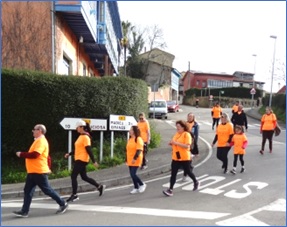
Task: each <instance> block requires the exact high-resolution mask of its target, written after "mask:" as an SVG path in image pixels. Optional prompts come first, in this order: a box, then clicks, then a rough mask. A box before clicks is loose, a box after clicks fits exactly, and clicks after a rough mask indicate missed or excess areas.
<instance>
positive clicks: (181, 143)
mask: <svg viewBox="0 0 287 227" xmlns="http://www.w3.org/2000/svg"><path fill="white" fill-rule="evenodd" d="M175 124H176V130H177V132H176V133H175V135H174V136H173V138H172V139H171V141H170V142H169V145H170V146H171V147H172V162H171V177H170V185H169V188H168V189H167V190H164V191H163V194H165V195H166V196H173V186H174V184H175V181H176V175H177V172H178V170H179V169H180V168H182V169H183V170H184V172H186V173H187V175H188V176H189V177H190V178H191V179H192V180H193V191H195V190H197V189H198V186H199V182H198V181H197V179H196V177H195V175H194V174H193V172H192V169H191V168H190V161H191V152H190V145H191V144H192V138H191V135H190V132H189V131H188V126H187V124H186V122H185V121H182V120H180V121H177V122H176V123H175Z"/></svg>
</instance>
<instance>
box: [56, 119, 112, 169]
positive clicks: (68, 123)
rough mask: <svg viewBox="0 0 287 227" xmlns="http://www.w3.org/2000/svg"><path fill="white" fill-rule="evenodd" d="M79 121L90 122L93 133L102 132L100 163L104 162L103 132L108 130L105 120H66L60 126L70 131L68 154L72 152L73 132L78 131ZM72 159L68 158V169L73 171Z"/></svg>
mask: <svg viewBox="0 0 287 227" xmlns="http://www.w3.org/2000/svg"><path fill="white" fill-rule="evenodd" d="M79 120H84V121H85V120H86V121H89V122H90V127H91V130H92V131H101V137H100V162H101V161H102V160H103V131H106V130H107V120H105V119H88V118H64V119H63V120H62V121H61V122H60V125H61V126H62V127H63V128H64V129H65V130H68V131H69V132H68V153H70V152H72V130H76V123H77V122H78V121H79ZM71 166H72V158H71V156H69V158H68V169H69V170H71Z"/></svg>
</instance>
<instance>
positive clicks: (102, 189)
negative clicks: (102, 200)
mask: <svg viewBox="0 0 287 227" xmlns="http://www.w3.org/2000/svg"><path fill="white" fill-rule="evenodd" d="M105 189H106V185H104V184H102V185H101V186H100V187H99V188H98V190H99V196H102V195H103V194H104V192H105Z"/></svg>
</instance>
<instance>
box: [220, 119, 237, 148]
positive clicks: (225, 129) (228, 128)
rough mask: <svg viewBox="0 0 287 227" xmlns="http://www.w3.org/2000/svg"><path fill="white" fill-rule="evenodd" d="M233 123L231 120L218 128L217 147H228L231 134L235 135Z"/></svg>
mask: <svg viewBox="0 0 287 227" xmlns="http://www.w3.org/2000/svg"><path fill="white" fill-rule="evenodd" d="M233 133H234V132H233V125H232V124H231V123H230V122H227V123H226V124H225V125H224V124H219V125H218V127H217V128H216V135H217V147H226V143H227V142H228V139H229V137H230V135H233Z"/></svg>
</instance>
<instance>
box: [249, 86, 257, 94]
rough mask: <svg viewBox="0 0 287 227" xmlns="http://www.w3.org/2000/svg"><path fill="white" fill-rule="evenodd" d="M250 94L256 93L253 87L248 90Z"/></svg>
mask: <svg viewBox="0 0 287 227" xmlns="http://www.w3.org/2000/svg"><path fill="white" fill-rule="evenodd" d="M250 94H251V95H255V94H256V90H255V88H254V87H253V88H252V89H251V90H250Z"/></svg>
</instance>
